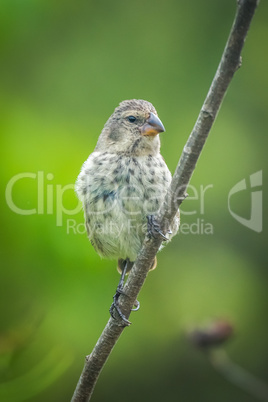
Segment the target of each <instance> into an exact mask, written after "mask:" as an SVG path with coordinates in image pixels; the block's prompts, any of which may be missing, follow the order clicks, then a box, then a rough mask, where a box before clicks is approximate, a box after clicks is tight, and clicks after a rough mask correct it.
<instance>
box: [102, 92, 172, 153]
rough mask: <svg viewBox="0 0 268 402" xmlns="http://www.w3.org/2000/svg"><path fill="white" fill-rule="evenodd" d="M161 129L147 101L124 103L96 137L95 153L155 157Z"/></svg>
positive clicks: (162, 127)
mask: <svg viewBox="0 0 268 402" xmlns="http://www.w3.org/2000/svg"><path fill="white" fill-rule="evenodd" d="M163 131H165V128H164V126H163V124H162V122H161V120H160V119H159V117H158V116H157V112H156V110H155V108H154V107H153V105H152V104H151V103H150V102H147V101H145V100H141V99H139V100H137V99H132V100H125V101H123V102H121V103H120V105H119V106H118V107H117V108H116V109H115V111H114V113H113V114H112V115H111V117H110V118H109V119H108V121H107V122H106V124H105V126H104V128H103V130H102V132H101V135H100V137H99V140H98V143H97V146H96V149H95V150H96V151H104V150H105V151H108V152H111V153H123V154H129V155H136V156H142V155H148V154H152V155H155V154H157V153H159V150H160V140H159V135H158V134H159V133H161V132H163Z"/></svg>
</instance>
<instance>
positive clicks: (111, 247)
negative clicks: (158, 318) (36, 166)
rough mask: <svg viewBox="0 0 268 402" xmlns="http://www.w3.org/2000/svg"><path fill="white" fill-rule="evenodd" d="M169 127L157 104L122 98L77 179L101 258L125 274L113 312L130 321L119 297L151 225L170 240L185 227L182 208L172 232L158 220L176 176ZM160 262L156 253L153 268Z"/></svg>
mask: <svg viewBox="0 0 268 402" xmlns="http://www.w3.org/2000/svg"><path fill="white" fill-rule="evenodd" d="M164 131H165V128H164V125H163V123H162V122H161V120H160V118H159V117H158V114H157V111H156V109H155V108H154V106H153V105H152V103H150V102H148V101H145V100H142V99H131V100H124V101H122V102H121V103H120V104H119V106H117V107H116V108H115V110H114V112H113V114H112V115H111V116H110V117H109V119H108V120H107V122H106V123H105V125H104V128H103V130H102V131H101V134H100V136H99V138H98V141H97V145H96V147H95V149H94V151H93V152H92V153H91V154H90V155H89V157H88V159H87V160H86V161H85V162H84V164H83V165H82V168H81V171H80V173H79V175H78V178H77V181H76V184H75V191H76V193H77V196H78V198H79V199H80V200H81V201H82V204H83V209H84V216H85V226H86V230H87V234H88V238H89V240H90V242H91V244H92V246H93V247H94V249H95V250H96V252H97V253H98V254H99V255H100V256H101V257H104V258H109V259H117V261H118V262H117V269H118V271H119V273H120V274H121V278H120V281H119V284H118V287H117V291H116V294H115V295H114V298H113V304H112V306H111V308H110V313H111V316H112V317H113V318H115V310H116V311H117V312H118V315H119V317H120V318H121V319H122V320H123V322H125V323H129V321H128V320H127V319H126V317H125V316H124V314H122V312H121V310H120V308H119V306H118V299H119V296H120V294H121V293H122V288H123V284H124V279H125V275H126V274H128V273H129V271H130V270H131V268H132V267H133V265H134V262H135V260H136V259H137V256H138V254H139V251H140V249H141V247H142V244H143V241H144V239H145V236H146V233H147V231H148V228H149V229H150V230H151V229H154V230H156V231H158V232H160V234H161V235H162V237H163V240H164V243H167V242H168V241H169V240H171V238H172V237H173V236H174V235H175V234H176V233H177V231H178V228H179V222H180V219H179V211H178V213H177V214H176V216H175V218H174V220H173V222H172V225H171V227H170V228H168V230H167V233H162V232H161V231H160V229H159V227H158V226H157V222H155V220H154V217H155V215H156V214H157V212H158V210H159V208H160V206H161V204H162V202H163V199H164V197H165V195H166V192H167V190H168V188H169V185H170V183H171V179H172V176H171V173H170V171H169V169H168V167H167V165H166V163H165V160H164V158H163V157H162V155H161V154H160V138H159V134H160V133H163V132H164ZM148 225H149V226H148ZM151 233H153V230H152V232H151ZM156 264H157V261H156V258H155V260H154V262H153V264H152V266H151V267H150V270H152V269H154V268H155V267H156ZM138 307H139V303H138V302H137V305H136V309H138ZM133 310H135V309H133Z"/></svg>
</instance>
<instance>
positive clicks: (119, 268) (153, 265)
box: [117, 257, 157, 274]
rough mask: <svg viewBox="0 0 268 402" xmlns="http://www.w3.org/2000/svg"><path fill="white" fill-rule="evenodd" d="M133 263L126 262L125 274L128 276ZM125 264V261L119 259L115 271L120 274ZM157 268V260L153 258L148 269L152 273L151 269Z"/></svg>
mask: <svg viewBox="0 0 268 402" xmlns="http://www.w3.org/2000/svg"><path fill="white" fill-rule="evenodd" d="M134 262H135V261H129V260H128V261H127V272H126V273H127V274H129V272H130V270H131V268H132V267H133V265H134ZM125 264H126V260H123V259H122V258H119V260H118V263H117V271H118V272H119V274H122V271H123V268H124V266H125ZM156 266H157V259H156V257H155V258H154V261H153V263H152V266H151V268H150V271H152V270H153V269H155V268H156Z"/></svg>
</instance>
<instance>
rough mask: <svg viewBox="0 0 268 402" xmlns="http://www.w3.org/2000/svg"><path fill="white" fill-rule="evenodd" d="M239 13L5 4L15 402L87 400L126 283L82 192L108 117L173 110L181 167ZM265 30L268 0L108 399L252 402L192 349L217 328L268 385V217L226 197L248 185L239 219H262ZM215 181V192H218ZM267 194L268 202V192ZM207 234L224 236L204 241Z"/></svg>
mask: <svg viewBox="0 0 268 402" xmlns="http://www.w3.org/2000/svg"><path fill="white" fill-rule="evenodd" d="M235 7H236V2H235V0H225V1H222V0H206V1H200V0H193V1H189V2H187V1H182V0H179V1H178V0H176V1H175V0H158V1H153V0H143V1H132V2H127V1H123V0H115V1H108V0H100V1H98V2H97V1H81V0H78V1H70V0H65V1H63V0H58V1H55V0H53V1H52V0H24V1H23V2H22V1H18V0H2V1H1V3H0V30H1V35H0V43H1V63H0V72H1V74H0V83H1V91H0V102H1V126H0V127H1V143H2V145H1V164H2V166H1V173H0V174H1V187H2V192H1V193H2V197H1V210H0V211H1V212H0V214H1V229H2V231H1V232H2V235H1V280H0V289H1V291H0V296H1V311H2V313H1V321H0V353H1V357H0V370H1V384H0V400H1V401H4V402H22V401H27V402H28V401H29V402H33V401H36V402H44V401H48V400H49V401H53V402H54V401H57V402H61V401H62V402H64V401H69V400H70V399H71V395H72V393H73V390H74V388H75V386H76V383H77V380H78V378H79V375H80V372H81V369H82V367H83V363H84V357H85V355H87V354H89V353H90V351H91V350H92V347H93V346H94V344H95V342H96V340H97V338H98V336H99V335H100V333H101V331H102V329H103V327H104V325H105V323H106V322H107V319H108V317H109V306H110V304H111V301H112V295H113V293H114V291H115V288H116V286H117V282H118V280H119V276H118V274H117V272H116V270H115V262H114V261H108V260H101V259H100V258H99V256H98V255H97V254H96V253H95V251H94V250H93V248H92V246H91V245H90V243H89V242H88V240H87V237H86V235H85V233H83V225H82V222H83V213H82V211H78V207H77V205H78V201H77V199H76V196H75V194H74V192H73V190H72V188H73V183H74V182H75V180H76V177H77V175H78V173H79V170H80V167H81V165H82V163H83V162H84V160H85V159H86V158H87V156H88V155H89V154H90V153H91V152H92V151H93V149H94V147H95V144H96V141H97V138H98V135H99V133H100V132H101V129H102V127H103V125H104V123H105V121H106V120H107V118H108V117H109V116H110V114H111V113H112V112H113V110H114V108H115V107H116V106H117V105H118V103H119V102H120V101H121V100H124V99H131V98H142V99H146V100H149V101H151V102H152V103H153V104H154V105H155V107H156V109H157V110H158V113H159V116H160V118H161V120H162V121H163V123H164V125H165V127H166V133H164V134H163V135H161V138H162V154H163V156H164V157H165V160H166V162H167V164H168V166H169V167H170V169H171V171H172V172H173V171H174V169H175V167H176V164H177V161H178V159H179V156H180V153H181V150H182V148H183V146H184V144H185V142H186V140H187V137H188V135H189V133H190V132H191V129H192V127H193V124H194V122H195V119H196V117H197V115H198V112H199V109H200V107H201V105H202V102H203V100H204V97H205V95H206V92H207V90H208V88H209V85H210V82H211V80H212V78H213V75H214V73H215V70H216V67H217V64H218V62H219V59H220V56H221V53H222V50H223V47H224V45H225V41H226V38H227V36H228V33H229V30H230V27H231V24H232V20H233V16H234V13H235ZM267 18H268V4H267V2H266V1H264V0H263V1H261V3H260V5H259V8H258V10H257V13H256V15H255V18H254V20H253V23H252V26H251V30H250V33H249V36H248V38H247V41H246V45H245V48H244V51H243V65H242V68H241V69H240V70H239V71H238V73H237V74H236V76H235V78H234V80H233V82H232V84H231V86H230V88H229V90H228V93H227V95H226V97H225V100H224V104H223V106H222V108H221V111H220V113H219V115H218V118H217V121H216V123H215V125H214V127H213V130H212V132H211V137H210V138H209V140H208V143H207V145H206V146H205V148H204V151H203V153H202V156H201V159H200V161H199V162H198V165H197V169H196V172H195V173H194V176H193V178H192V181H191V184H192V186H194V188H190V189H189V191H188V192H189V195H190V196H191V197H193V196H194V195H195V196H196V199H193V198H192V199H191V198H190V197H189V199H188V200H187V201H185V203H184V204H183V205H182V211H183V213H182V223H184V230H183V231H182V233H180V234H179V235H178V236H177V237H176V238H175V239H174V240H173V241H172V243H171V244H170V245H169V246H168V247H167V248H165V249H164V250H163V251H162V252H161V253H160V254H159V256H158V261H159V263H158V268H157V270H155V271H154V272H153V273H151V274H150V275H149V277H148V279H147V281H146V283H145V286H144V288H143V289H142V292H141V294H140V295H139V301H140V303H141V309H140V311H139V312H138V313H133V314H132V315H131V321H132V322H133V324H132V326H131V327H130V328H127V329H126V330H125V331H124V333H123V335H122V337H121V338H120V341H119V342H118V344H117V345H116V347H115V349H114V351H113V353H112V355H111V356H110V358H109V361H108V363H107V364H106V366H105V368H104V370H103V372H102V374H101V377H100V379H99V382H98V384H97V387H96V389H95V393H94V396H93V398H92V401H95V402H98V401H110V402H112V401H117V400H118V399H119V398H121V396H124V399H126V400H128V401H130V402H132V401H137V400H139V401H147V400H154V401H162V400H166V401H179V400H180V401H185V402H191V401H192V402H195V401H200V402H202V401H206V402H209V401H213V402H214V401H215V400H217V401H219V402H221V401H226V400H228V401H229V402H233V401H234V402H237V401H238V400H243V401H244V402H250V401H252V402H253V401H254V400H255V399H254V398H253V397H252V396H249V395H247V394H246V393H245V392H243V391H241V390H239V389H237V388H236V387H234V386H233V385H232V384H230V383H228V382H227V381H226V380H225V379H223V378H222V377H220V375H219V374H218V373H216V372H215V371H214V370H213V369H212V368H211V367H210V366H209V364H208V362H207V361H206V360H205V358H204V356H203V355H202V354H201V353H200V352H199V351H197V350H195V349H194V348H193V347H192V346H191V345H189V344H188V343H187V340H186V337H185V333H186V332H187V331H188V330H189V329H190V328H192V327H194V326H196V325H202V324H203V323H206V322H207V321H209V320H211V319H215V318H219V317H223V318H226V319H229V320H231V322H232V323H233V324H234V326H235V329H236V331H235V336H234V338H233V340H232V341H230V342H229V344H228V345H227V351H228V353H229V355H230V356H231V357H232V358H233V360H234V361H236V362H237V363H239V364H241V365H242V366H243V367H245V368H246V369H247V370H249V371H251V372H252V373H254V374H255V375H256V376H258V377H259V378H262V379H264V380H266V381H268V366H267V362H268V341H267V339H268V322H267V312H268V294H267V279H268V272H267V232H266V220H267V218H266V216H267V206H266V202H263V219H262V221H263V230H262V231H261V232H260V233H258V232H256V231H254V230H251V229H249V228H247V227H245V226H243V225H241V224H240V223H239V222H238V221H237V220H235V219H234V218H233V216H231V214H230V211H229V210H228V202H227V201H228V194H229V191H230V190H231V189H232V187H233V186H234V185H235V184H236V183H238V182H239V181H241V180H243V179H246V183H247V190H244V191H241V192H239V193H237V194H235V195H233V197H232V199H231V208H232V211H233V212H235V213H236V214H238V215H240V216H243V217H245V218H247V219H249V218H250V208H251V193H250V187H249V176H250V175H251V174H252V173H255V172H258V171H262V172H263V177H264V178H265V177H266V172H267V145H268V143H267V121H268V119H267V106H268V96H267V93H268V74H267V72H268V49H267V37H268V24H267ZM38 172H40V173H39V174H38V175H37V173H38ZM25 173H26V175H25ZM18 174H22V175H21V176H17V178H20V180H17V181H16V178H15V179H14V185H13V187H12V188H11V187H10V186H11V184H12V182H10V180H12V178H14V176H16V175H18ZM27 174H28V177H26V176H27ZM42 180H43V181H42ZM8 183H9V187H8V190H7V191H8V194H7V198H5V195H4V194H5V189H6V188H7V186H8ZM65 186H66V187H65ZM201 186H203V187H206V186H210V187H209V188H208V189H207V191H206V192H205V195H204V196H202V187H201ZM262 187H263V188H262V190H263V191H264V200H263V201H265V194H266V190H267V184H266V183H265V180H264V184H263V186H262ZM9 190H12V191H11V193H10V191H9ZM258 190H261V188H260V187H258ZM11 202H12V203H13V204H12V203H11ZM12 205H13V207H14V205H16V206H17V207H18V208H20V209H21V210H23V211H25V210H33V209H35V210H33V211H30V212H36V213H32V214H29V215H25V214H24V215H23V214H21V213H16V211H14V210H12ZM42 207H43V210H42ZM13 209H14V208H13ZM71 210H73V211H71ZM260 212H261V211H260ZM70 220H71V221H70ZM202 225H203V226H202ZM206 225H209V227H210V229H211V228H212V231H213V234H205V233H203V234H202V227H203V228H204V227H208V226H206ZM70 226H72V227H70ZM187 228H188V229H187Z"/></svg>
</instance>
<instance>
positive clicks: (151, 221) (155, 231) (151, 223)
mask: <svg viewBox="0 0 268 402" xmlns="http://www.w3.org/2000/svg"><path fill="white" fill-rule="evenodd" d="M147 227H148V234H149V236H150V237H153V238H154V239H155V238H156V237H157V236H158V235H160V236H161V237H162V239H163V240H165V241H167V240H169V239H168V238H167V237H166V236H165V235H164V233H163V232H162V231H161V228H160V225H159V223H158V222H157V220H156V218H155V216H154V215H148V216H147ZM171 233H172V232H171V230H170V229H169V230H168V231H167V234H171Z"/></svg>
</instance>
